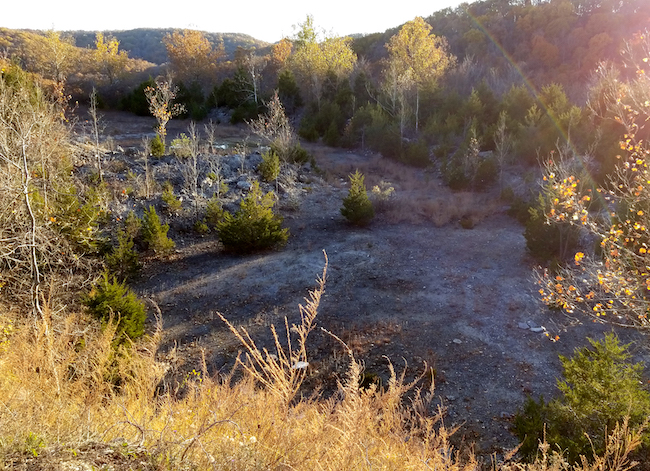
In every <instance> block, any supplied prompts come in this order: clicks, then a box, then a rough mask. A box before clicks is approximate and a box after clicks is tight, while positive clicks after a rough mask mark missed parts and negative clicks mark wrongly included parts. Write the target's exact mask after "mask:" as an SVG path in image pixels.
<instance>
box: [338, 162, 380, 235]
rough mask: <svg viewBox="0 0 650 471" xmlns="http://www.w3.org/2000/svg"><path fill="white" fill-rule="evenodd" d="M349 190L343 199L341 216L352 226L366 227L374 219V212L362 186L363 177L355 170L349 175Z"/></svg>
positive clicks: (363, 185) (364, 187)
mask: <svg viewBox="0 0 650 471" xmlns="http://www.w3.org/2000/svg"><path fill="white" fill-rule="evenodd" d="M349 178H350V190H349V192H348V195H347V196H346V197H345V198H344V199H343V207H342V208H341V214H342V215H343V216H344V217H345V218H346V219H347V220H348V221H349V222H350V223H352V224H354V225H357V226H367V225H368V224H370V221H372V219H373V218H374V217H375V210H374V208H373V207H372V202H371V201H370V198H368V192H367V191H366V186H365V184H364V179H365V177H364V176H363V174H362V173H360V172H359V170H357V171H356V172H354V173H353V174H350V176H349Z"/></svg>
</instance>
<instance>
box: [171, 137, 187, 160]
mask: <svg viewBox="0 0 650 471" xmlns="http://www.w3.org/2000/svg"><path fill="white" fill-rule="evenodd" d="M170 147H171V151H172V154H174V156H176V157H179V158H187V157H189V156H190V155H192V150H191V142H190V138H189V137H187V136H186V135H185V133H181V135H180V136H178V137H177V138H176V139H173V140H172V143H171V145H170Z"/></svg>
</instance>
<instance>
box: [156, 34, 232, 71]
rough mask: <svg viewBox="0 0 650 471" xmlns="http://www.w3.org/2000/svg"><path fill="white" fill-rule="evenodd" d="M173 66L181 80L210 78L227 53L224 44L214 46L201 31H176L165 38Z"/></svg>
mask: <svg viewBox="0 0 650 471" xmlns="http://www.w3.org/2000/svg"><path fill="white" fill-rule="evenodd" d="M163 42H164V43H165V47H166V48H167V55H168V56H169V61H170V63H171V68H172V70H173V71H174V74H175V76H176V77H178V79H179V80H182V81H186V82H191V81H197V80H198V81H200V80H203V79H207V78H209V77H210V76H211V75H212V74H214V73H215V71H216V70H217V63H218V61H219V59H220V58H221V57H223V56H224V55H225V52H224V49H223V44H221V45H220V47H218V48H216V49H215V48H213V47H212V44H211V43H210V41H208V39H207V38H206V37H205V36H204V35H203V33H201V32H200V31H195V30H190V29H186V30H182V31H174V32H172V33H171V34H167V35H166V36H165V37H164V38H163Z"/></svg>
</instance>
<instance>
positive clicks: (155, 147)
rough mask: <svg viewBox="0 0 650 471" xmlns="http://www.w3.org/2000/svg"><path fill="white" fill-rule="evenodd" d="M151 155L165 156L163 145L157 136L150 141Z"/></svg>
mask: <svg viewBox="0 0 650 471" xmlns="http://www.w3.org/2000/svg"><path fill="white" fill-rule="evenodd" d="M151 155H153V156H154V157H163V156H164V155H165V144H164V143H163V141H162V139H161V138H160V136H159V135H158V134H156V137H154V138H153V139H152V140H151Z"/></svg>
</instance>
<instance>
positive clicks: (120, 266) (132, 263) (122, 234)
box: [105, 229, 140, 280]
mask: <svg viewBox="0 0 650 471" xmlns="http://www.w3.org/2000/svg"><path fill="white" fill-rule="evenodd" d="M133 245H134V244H133V238H132V237H131V236H129V235H128V233H127V232H126V231H125V230H122V229H120V230H118V231H117V247H114V248H113V250H112V251H111V252H110V253H109V254H107V255H106V258H105V260H106V267H107V268H108V270H109V271H110V272H111V273H112V274H113V275H114V276H116V277H117V278H118V279H120V280H129V279H133V278H135V277H136V276H137V274H138V272H139V271H140V261H139V259H138V253H137V252H136V251H135V249H134V248H133Z"/></svg>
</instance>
